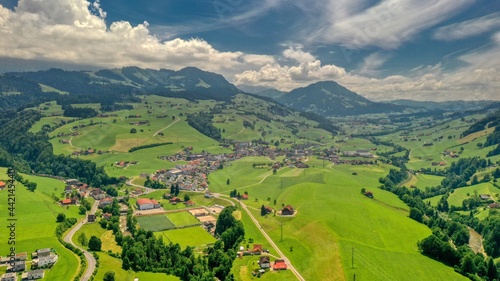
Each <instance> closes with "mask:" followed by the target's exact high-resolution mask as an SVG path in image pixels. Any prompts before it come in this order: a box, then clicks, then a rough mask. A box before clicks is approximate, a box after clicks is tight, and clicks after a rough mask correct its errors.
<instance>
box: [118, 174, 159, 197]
mask: <svg viewBox="0 0 500 281" xmlns="http://www.w3.org/2000/svg"><path fill="white" fill-rule="evenodd" d="M133 180H134V178H131V179H129V180H127V181H126V182H125V184H126V185H129V186H135V187H140V188H143V189H144V192H143V193H142V194H149V193H151V192H153V191H155V189H152V188H149V187H146V186H143V185H138V184H135V183H132V181H133ZM131 197H133V196H132V195H131Z"/></svg>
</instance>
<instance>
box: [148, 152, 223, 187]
mask: <svg viewBox="0 0 500 281" xmlns="http://www.w3.org/2000/svg"><path fill="white" fill-rule="evenodd" d="M220 164H221V162H219V161H207V160H205V159H196V160H193V161H191V162H189V163H188V164H187V165H176V166H175V168H172V169H169V170H166V169H164V170H158V171H156V173H155V174H153V175H151V176H150V179H151V180H155V181H159V182H163V183H165V184H166V185H172V184H176V185H178V186H179V189H182V190H192V191H195V190H197V191H204V190H206V189H207V188H208V183H207V175H208V174H209V173H210V172H213V171H215V170H217V169H218V168H219V166H220Z"/></svg>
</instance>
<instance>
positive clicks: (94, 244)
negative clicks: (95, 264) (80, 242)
mask: <svg viewBox="0 0 500 281" xmlns="http://www.w3.org/2000/svg"><path fill="white" fill-rule="evenodd" d="M101 245H102V242H101V239H99V238H98V237H96V236H94V235H92V236H91V237H90V240H89V250H91V251H97V252H98V251H100V250H101Z"/></svg>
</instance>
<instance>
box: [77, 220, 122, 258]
mask: <svg viewBox="0 0 500 281" xmlns="http://www.w3.org/2000/svg"><path fill="white" fill-rule="evenodd" d="M81 233H85V236H86V238H87V241H88V240H89V239H90V237H91V236H96V237H97V238H99V239H101V242H102V247H101V250H102V251H103V252H107V251H111V252H112V253H118V254H120V253H121V252H122V249H121V247H120V246H119V245H118V244H116V241H115V236H114V235H113V232H112V231H111V230H106V229H104V228H102V227H101V225H100V224H99V223H97V222H95V223H86V224H85V225H83V226H82V227H81V228H80V229H79V230H78V231H77V232H76V233H75V235H73V239H72V241H73V243H75V244H76V245H78V246H80V247H83V248H87V246H83V245H82V244H80V242H79V241H78V236H80V234H81Z"/></svg>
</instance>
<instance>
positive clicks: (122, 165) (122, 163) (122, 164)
mask: <svg viewBox="0 0 500 281" xmlns="http://www.w3.org/2000/svg"><path fill="white" fill-rule="evenodd" d="M137 164H139V161H117V162H115V165H116V167H118V168H126V167H128V166H130V165H137Z"/></svg>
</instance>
